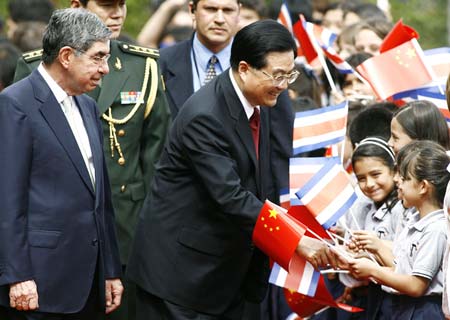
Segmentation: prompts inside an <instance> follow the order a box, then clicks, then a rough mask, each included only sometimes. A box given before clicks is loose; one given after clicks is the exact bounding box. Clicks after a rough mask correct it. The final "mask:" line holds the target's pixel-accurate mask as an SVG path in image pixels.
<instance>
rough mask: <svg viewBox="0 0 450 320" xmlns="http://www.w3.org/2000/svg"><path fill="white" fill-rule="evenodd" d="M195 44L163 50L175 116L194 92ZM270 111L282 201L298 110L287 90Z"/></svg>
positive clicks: (275, 198)
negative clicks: (293, 106)
mask: <svg viewBox="0 0 450 320" xmlns="http://www.w3.org/2000/svg"><path fill="white" fill-rule="evenodd" d="M191 45H192V41H191V40H185V41H182V42H179V43H177V44H175V45H173V46H171V47H167V48H164V49H162V50H161V59H160V66H161V73H162V75H163V77H164V80H165V82H166V94H167V100H168V102H169V107H170V111H171V114H172V117H173V118H175V116H176V115H177V114H178V112H179V111H180V108H181V106H182V105H183V104H184V103H185V102H186V100H187V99H188V98H189V97H190V96H191V95H192V94H193V93H194V84H193V80H192V62H191ZM268 114H269V115H268V117H269V126H270V141H271V145H272V149H271V159H272V160H271V163H272V168H273V169H272V170H273V181H274V188H275V193H274V194H273V195H272V196H271V197H270V198H271V200H273V201H275V202H278V200H279V198H278V193H279V190H280V189H281V188H287V187H289V158H290V157H291V156H292V132H293V129H294V127H293V125H294V112H293V111H292V107H291V102H290V100H289V96H288V94H287V92H283V93H282V94H281V95H280V97H279V98H278V101H277V104H276V106H275V108H270V109H269V112H268Z"/></svg>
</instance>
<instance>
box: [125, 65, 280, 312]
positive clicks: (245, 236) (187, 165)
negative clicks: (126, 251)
mask: <svg viewBox="0 0 450 320" xmlns="http://www.w3.org/2000/svg"><path fill="white" fill-rule="evenodd" d="M261 109H262V110H261V136H260V158H259V161H257V159H256V155H255V151H254V145H253V140H252V135H251V130H250V127H249V122H248V119H247V116H246V114H245V111H244V109H243V106H242V104H241V102H240V101H239V98H238V96H237V94H236V92H235V90H234V88H233V86H232V84H231V81H230V78H229V73H228V70H227V71H225V72H223V73H222V74H221V75H219V76H218V77H217V78H216V79H215V80H213V81H212V82H211V83H209V84H208V85H206V86H204V87H203V88H201V89H200V90H199V91H198V92H196V93H195V94H194V95H193V96H192V97H191V98H190V99H189V100H188V101H187V102H186V104H185V105H184V106H183V108H182V109H181V110H180V114H179V116H178V117H177V118H176V119H175V121H174V123H173V126H172V128H171V130H170V134H169V140H168V143H167V144H166V146H165V149H164V151H163V154H162V156H161V160H160V162H159V163H158V165H157V171H156V173H155V177H154V180H153V184H152V190H151V193H150V194H149V195H148V196H147V198H146V201H145V202H144V207H143V209H142V211H141V217H140V221H139V223H138V228H137V234H136V237H135V242H134V246H133V249H132V253H131V258H130V261H129V265H128V273H129V276H130V278H131V279H132V280H133V281H134V282H136V283H137V284H138V285H139V286H141V287H142V288H143V289H144V290H146V291H148V292H150V293H152V294H155V295H157V296H159V297H161V298H163V299H165V300H168V301H171V302H173V303H176V304H179V305H182V306H185V307H188V308H191V309H194V310H197V311H199V312H204V313H211V314H221V313H223V312H224V310H225V309H226V308H227V307H228V306H229V304H230V303H231V302H232V300H233V299H235V298H236V297H242V299H243V298H244V297H245V298H246V299H248V300H251V301H260V300H261V299H262V298H263V296H264V293H265V290H266V286H267V279H268V272H269V269H268V261H267V258H266V257H265V256H264V255H263V254H262V253H261V252H260V251H259V250H258V249H256V248H255V247H254V246H253V244H252V231H253V227H254V224H255V222H256V218H257V216H258V214H259V211H260V209H261V207H262V200H264V199H266V198H267V196H268V195H269V194H270V193H271V190H270V189H271V187H272V182H271V177H270V168H269V167H270V165H269V161H270V159H269V151H270V150H269V132H268V122H267V120H268V118H267V111H268V110H266V108H264V107H263V108H261Z"/></svg>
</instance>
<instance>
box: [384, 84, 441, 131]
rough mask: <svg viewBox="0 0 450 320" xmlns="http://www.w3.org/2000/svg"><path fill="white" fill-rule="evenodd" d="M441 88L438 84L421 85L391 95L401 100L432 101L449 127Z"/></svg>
mask: <svg viewBox="0 0 450 320" xmlns="http://www.w3.org/2000/svg"><path fill="white" fill-rule="evenodd" d="M441 91H442V88H440V87H439V86H429V87H421V88H417V89H414V90H408V91H404V92H400V93H398V94H395V95H393V96H392V98H393V99H394V100H403V101H404V102H410V101H415V100H427V101H431V102H433V103H434V104H435V105H436V107H438V109H439V111H440V112H441V113H442V115H443V116H444V117H445V120H446V121H447V125H449V127H450V111H449V110H448V107H447V98H446V96H445V94H444V93H442V92H441Z"/></svg>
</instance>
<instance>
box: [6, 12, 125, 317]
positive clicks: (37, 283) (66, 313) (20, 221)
mask: <svg viewBox="0 0 450 320" xmlns="http://www.w3.org/2000/svg"><path fill="white" fill-rule="evenodd" d="M110 36H111V32H110V30H109V29H108V28H107V27H106V26H105V25H104V24H103V23H102V21H101V20H100V19H99V18H98V17H97V16H96V15H94V14H92V13H90V12H88V11H86V10H74V9H65V10H57V11H55V12H54V13H53V15H52V17H51V18H50V22H49V25H48V27H47V29H46V31H45V33H44V38H43V50H44V51H43V56H42V63H41V64H40V65H39V67H38V68H37V70H35V71H33V72H32V74H31V75H30V76H28V77H26V78H24V79H23V80H21V81H20V82H17V83H15V84H13V85H11V86H9V87H8V88H6V89H5V90H4V91H3V92H2V93H1V94H0V145H1V146H2V152H1V153H0V176H1V177H2V178H1V180H0V190H2V192H0V203H1V204H2V205H1V208H0V221H1V222H0V318H1V319H9V320H38V319H58V320H66V319H67V320H69V319H77V320H97V319H103V318H104V315H105V313H110V312H112V311H114V310H115V309H117V307H118V306H119V305H120V303H121V295H122V292H123V286H122V283H121V281H120V279H119V277H121V275H122V270H121V264H120V257H119V250H118V245H117V239H116V233H115V228H114V211H113V209H112V202H111V192H110V187H109V180H108V175H107V170H106V166H105V162H104V156H103V151H102V139H103V138H102V129H101V124H100V120H99V118H98V111H97V108H96V105H95V102H94V101H93V100H92V99H90V98H89V97H87V96H85V95H83V93H85V92H88V91H91V90H93V89H94V88H95V87H96V86H98V84H99V83H100V81H101V79H102V77H103V76H105V75H106V74H108V72H109V68H108V64H107V58H108V57H109V52H110V47H109V38H110Z"/></svg>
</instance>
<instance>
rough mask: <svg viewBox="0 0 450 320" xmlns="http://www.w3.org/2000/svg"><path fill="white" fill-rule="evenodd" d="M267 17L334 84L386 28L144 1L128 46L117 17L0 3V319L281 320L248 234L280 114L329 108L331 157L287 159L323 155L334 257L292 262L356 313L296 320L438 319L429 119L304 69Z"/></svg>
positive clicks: (280, 137)
mask: <svg viewBox="0 0 450 320" xmlns="http://www.w3.org/2000/svg"><path fill="white" fill-rule="evenodd" d="M282 4H285V5H287V7H288V8H289V11H290V16H291V19H292V21H293V23H295V22H296V21H297V20H298V19H299V15H300V14H302V15H303V16H304V17H305V18H306V20H307V21H312V22H314V23H315V24H318V25H321V26H323V27H325V28H327V29H329V30H330V31H332V32H334V33H335V34H336V35H337V40H336V41H335V43H334V50H336V52H337V54H339V55H340V56H341V57H342V58H344V59H345V60H346V62H348V63H349V65H351V66H352V67H353V68H356V67H357V66H358V65H360V64H361V63H363V62H364V61H366V60H367V59H370V58H371V57H374V56H377V55H379V54H380V46H381V45H382V42H383V39H385V37H386V35H387V34H388V33H389V32H390V30H391V29H392V28H393V26H394V24H393V23H392V18H391V16H390V13H389V8H388V7H382V8H380V7H378V6H376V5H374V4H368V3H365V2H364V1H359V0H342V1H330V2H328V1H296V0H289V1H281V0H275V1H271V2H270V4H266V2H265V1H263V0H192V1H187V0H164V1H162V0H153V1H152V2H151V7H152V12H153V13H152V15H151V17H150V18H149V19H148V21H146V23H145V24H144V26H143V28H142V30H141V31H140V32H139V34H138V35H137V37H136V39H134V38H132V37H130V36H129V35H127V34H126V33H125V32H124V31H123V25H124V22H125V19H126V17H127V5H126V1H125V0H71V1H70V6H69V8H65V9H56V8H55V6H54V4H53V3H52V2H51V0H10V1H9V3H8V10H9V11H8V12H9V16H8V17H7V19H6V20H5V22H6V23H5V25H4V26H3V24H2V25H1V26H2V27H3V28H4V29H5V31H7V32H6V37H4V38H2V39H1V40H0V91H1V93H0V145H1V146H2V152H1V153H0V177H1V179H0V190H1V191H2V192H0V203H1V204H2V208H1V209H0V320H2V319H8V320H38V319H49V320H63V319H72V320H84V319H86V320H88V319H89V320H93V319H104V318H107V319H120V320H134V319H138V320H144V319H261V320H278V319H296V318H298V317H297V315H296V314H295V313H294V312H293V311H292V310H291V309H290V308H289V306H288V304H287V301H286V298H285V295H284V293H283V289H281V288H279V287H276V286H274V285H271V284H270V285H269V284H268V276H269V274H270V263H269V258H268V256H267V252H263V249H262V248H258V247H257V246H255V244H254V243H253V241H252V234H253V231H254V227H255V223H256V220H257V219H258V216H259V214H260V211H261V208H262V207H263V205H264V201H265V200H266V199H269V200H271V201H272V202H274V203H279V202H280V190H281V189H282V188H286V187H288V186H289V159H290V158H291V157H293V150H292V149H293V148H292V145H293V126H294V117H295V112H300V111H305V110H310V109H317V108H323V107H326V106H329V105H335V104H338V103H340V102H342V101H348V102H349V107H348V108H349V109H348V117H347V133H346V137H345V141H344V142H343V144H344V146H343V147H337V148H335V149H332V148H329V149H319V150H315V151H311V152H308V153H303V154H300V155H296V156H300V157H311V156H314V157H323V156H326V155H327V154H329V153H333V152H334V151H333V150H339V152H340V154H339V156H340V157H341V159H342V165H343V166H344V168H345V170H347V172H348V174H349V176H351V177H352V181H353V183H354V187H355V189H356V190H357V194H358V197H357V200H356V202H355V203H354V204H353V206H352V207H351V208H350V210H349V211H348V212H347V213H346V215H345V216H344V217H342V218H341V219H340V221H339V222H338V223H337V224H336V225H335V226H333V227H332V230H333V232H336V233H337V234H339V235H340V236H341V240H342V241H341V246H342V247H340V248H339V250H332V249H331V248H330V246H329V245H326V244H325V243H324V242H323V241H319V240H318V239H316V238H312V237H309V236H306V235H305V236H302V237H301V238H300V240H299V242H298V244H297V245H296V247H295V248H293V250H295V252H296V254H298V255H299V256H301V257H302V258H303V259H305V260H306V261H307V262H309V263H310V264H312V266H313V267H314V268H316V269H320V268H330V267H332V268H335V269H336V270H338V271H339V273H331V274H329V275H328V276H327V277H326V284H327V287H328V289H329V290H330V292H331V293H332V294H333V296H334V297H335V298H336V299H338V300H339V301H342V302H345V303H347V304H349V305H353V306H358V307H361V308H363V311H362V312H358V313H350V312H346V311H344V310H341V309H328V310H325V311H322V312H320V313H317V314H314V315H311V319H339V320H341V319H445V318H450V310H449V304H450V293H448V291H449V289H448V285H447V277H446V275H447V272H448V268H447V263H448V259H449V257H448V252H447V250H448V248H449V244H448V240H447V238H448V232H449V231H448V230H447V229H448V226H449V225H450V224H449V223H448V206H449V204H450V191H448V190H447V186H448V185H449V181H450V169H449V168H450V158H449V156H448V155H447V153H446V150H449V149H450V138H449V129H448V125H447V121H446V119H445V117H444V116H443V114H442V113H441V112H440V111H439V109H438V108H437V107H436V105H435V104H433V103H432V102H430V101H412V102H408V103H406V104H405V105H400V104H399V103H393V102H392V101H391V102H388V101H380V99H379V98H378V97H377V94H376V93H375V92H374V91H373V89H372V87H371V86H370V85H369V84H368V82H367V81H364V79H361V77H358V76H356V75H355V74H354V73H348V74H341V73H339V71H338V70H337V69H336V68H335V67H334V66H333V65H332V64H331V63H328V64H327V66H324V65H320V64H309V63H307V61H305V59H304V57H302V56H298V53H299V51H298V50H297V44H296V42H295V41H294V38H293V37H292V34H291V33H290V32H289V31H288V29H287V28H285V26H283V25H282V24H281V23H278V22H277V21H276V20H277V18H278V15H279V14H280V8H281V6H282ZM130 14H131V15H132V13H130ZM324 68H327V69H329V70H330V75H328V77H327V75H326V74H325V72H324ZM330 77H331V78H330ZM446 192H447V194H446ZM339 252H345V255H340V254H338V253H339ZM349 257H350V258H349ZM343 270H345V272H346V273H342V272H341V271H343Z"/></svg>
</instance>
